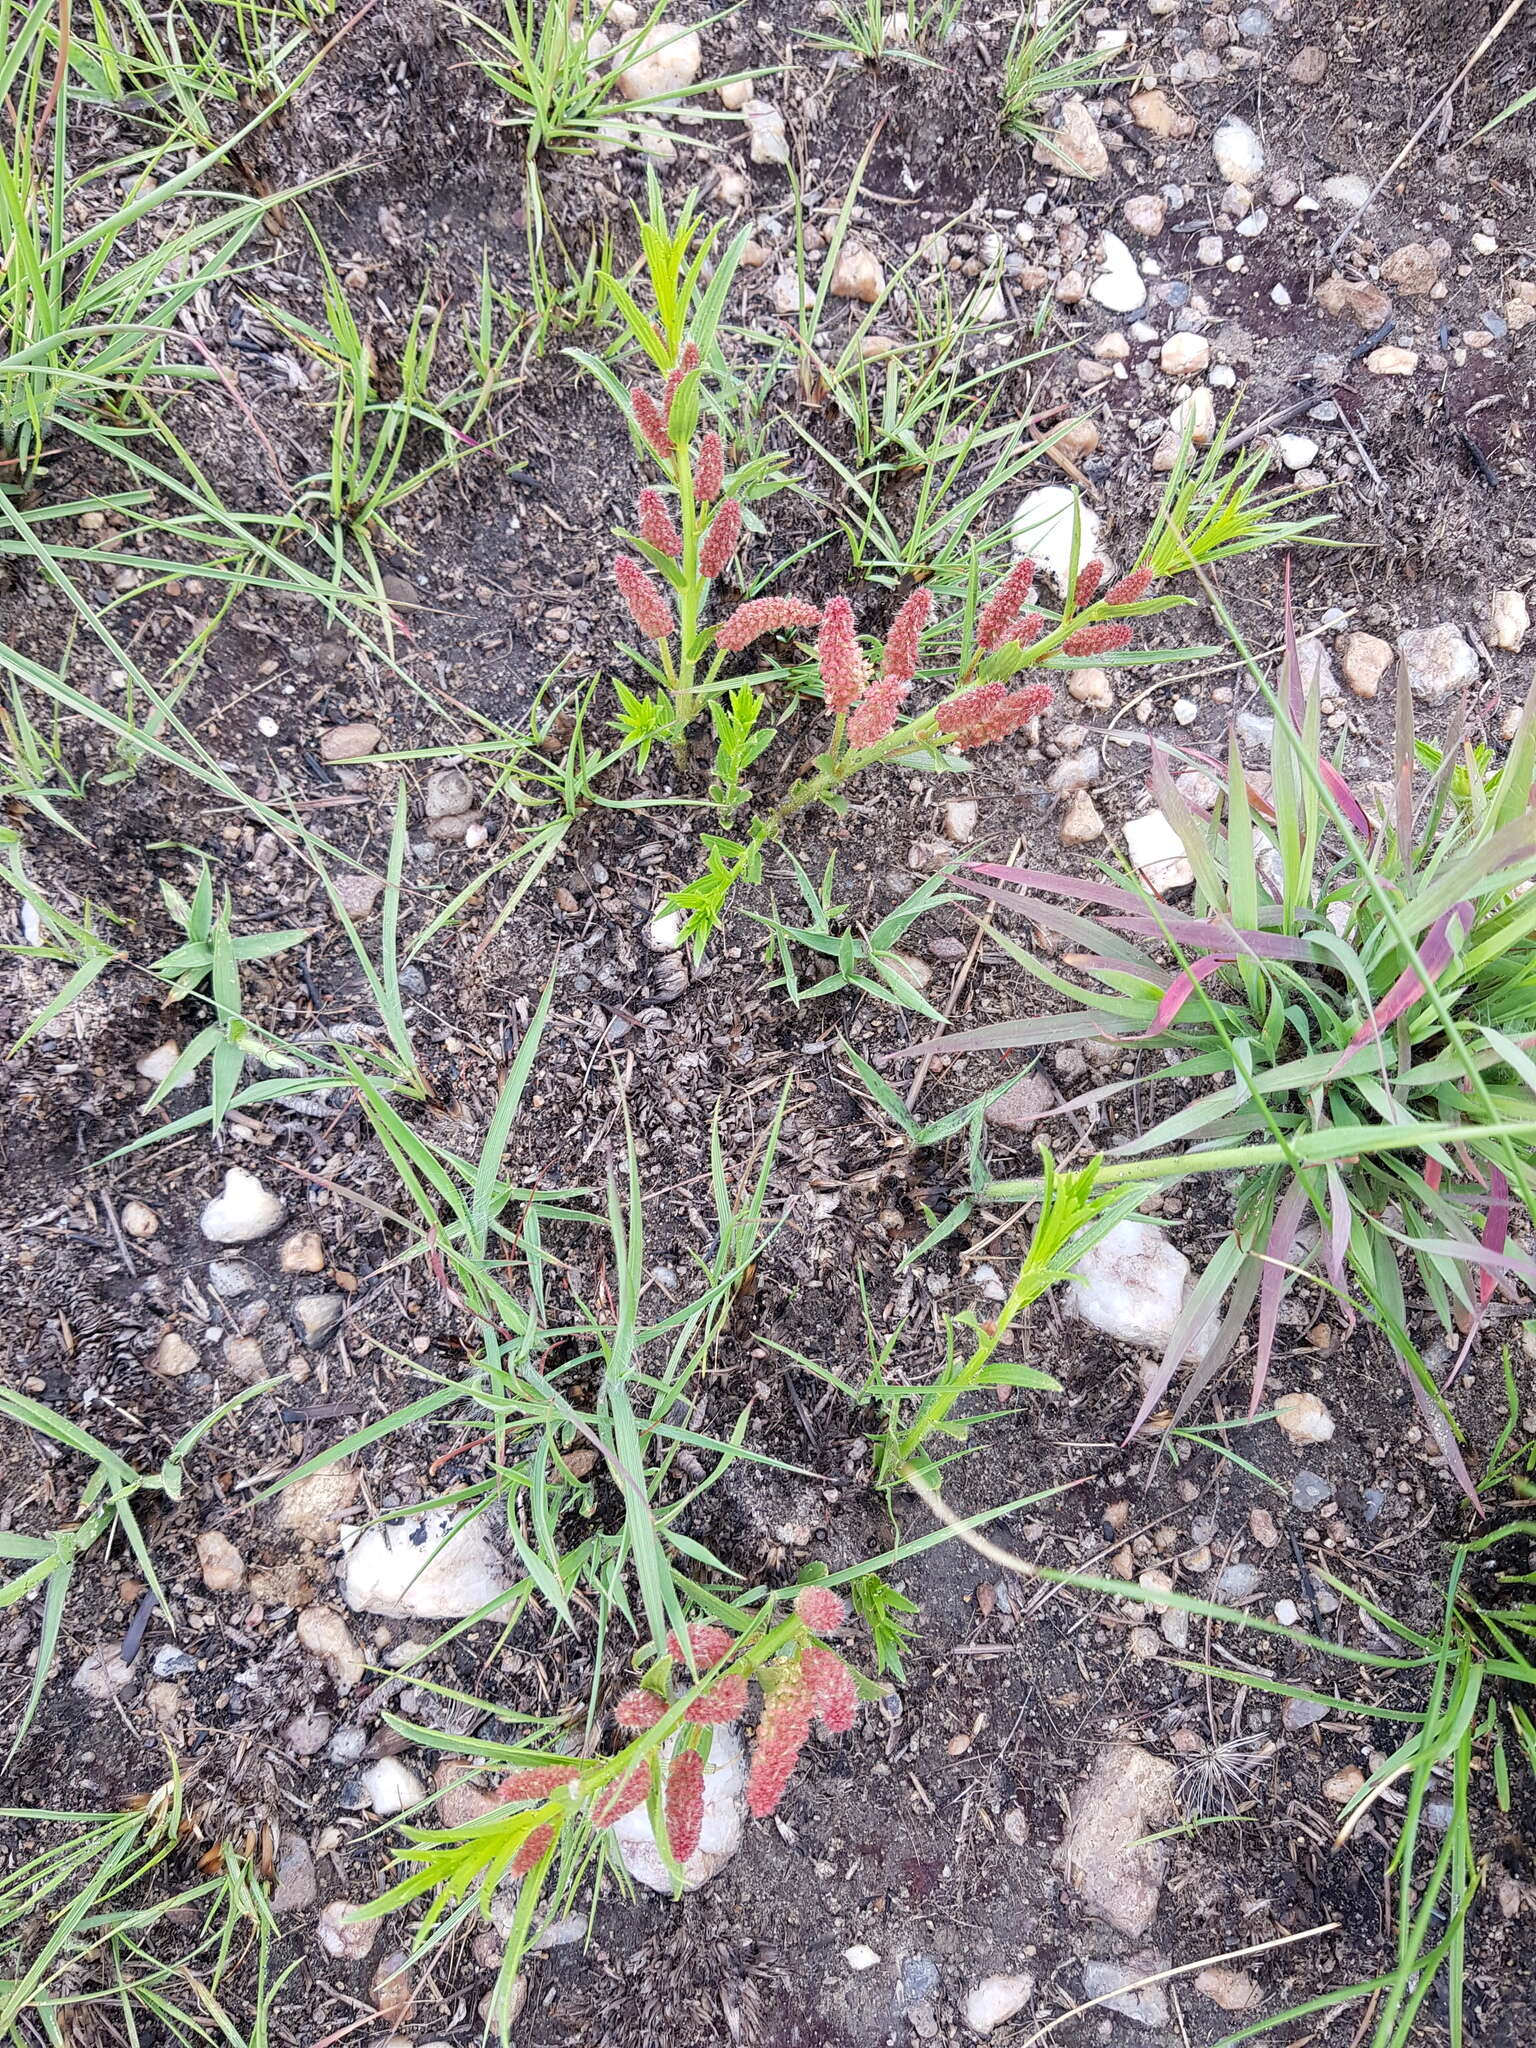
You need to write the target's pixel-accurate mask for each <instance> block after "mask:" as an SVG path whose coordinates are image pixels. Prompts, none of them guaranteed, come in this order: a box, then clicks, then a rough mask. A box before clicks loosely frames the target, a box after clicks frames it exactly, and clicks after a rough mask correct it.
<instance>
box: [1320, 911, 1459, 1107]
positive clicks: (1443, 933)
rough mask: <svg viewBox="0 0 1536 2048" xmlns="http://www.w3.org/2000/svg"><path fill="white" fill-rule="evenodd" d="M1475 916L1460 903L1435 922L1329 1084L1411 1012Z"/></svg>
mask: <svg viewBox="0 0 1536 2048" xmlns="http://www.w3.org/2000/svg"><path fill="white" fill-rule="evenodd" d="M1475 915H1476V913H1475V911H1474V910H1473V908H1472V905H1471V904H1470V903H1469V902H1467V901H1465V900H1463V901H1462V902H1460V903H1453V904H1452V905H1451V907H1450V909H1449V910H1448V911H1447V912H1446V913H1445V915H1444V917H1437V918H1436V919H1435V922H1434V923H1433V924H1432V925H1431V926H1430V928H1429V930H1428V932H1426V934H1425V936H1424V943H1423V944H1422V945H1421V946H1420V948H1419V951H1418V956H1417V962H1416V964H1415V965H1414V966H1412V967H1405V968H1404V969H1403V971H1402V973H1401V974H1400V975H1399V976H1398V977H1397V979H1396V981H1394V982H1393V984H1392V986H1391V987H1390V988H1389V989H1388V990H1387V992H1386V994H1385V995H1384V996H1383V997H1382V999H1381V1001H1380V1002H1379V1003H1378V1004H1377V1005H1376V1007H1375V1009H1374V1010H1373V1011H1372V1012H1371V1014H1370V1016H1369V1017H1367V1018H1366V1020H1365V1022H1364V1023H1363V1024H1362V1025H1361V1026H1360V1028H1359V1030H1358V1031H1356V1033H1355V1035H1354V1037H1353V1038H1351V1039H1350V1041H1349V1043H1348V1045H1346V1046H1345V1048H1344V1050H1343V1051H1342V1052H1341V1053H1340V1054H1339V1057H1338V1058H1337V1059H1336V1060H1335V1061H1334V1063H1333V1066H1332V1068H1331V1069H1330V1071H1329V1073H1328V1076H1327V1078H1328V1079H1329V1080H1330V1081H1331V1080H1332V1079H1333V1076H1334V1075H1335V1074H1336V1073H1337V1072H1338V1071H1339V1068H1340V1067H1342V1066H1343V1065H1344V1063H1345V1062H1346V1061H1347V1060H1348V1058H1349V1056H1350V1054H1351V1053H1355V1052H1358V1051H1359V1050H1360V1048H1361V1046H1362V1045H1365V1044H1367V1043H1368V1042H1371V1041H1373V1040H1375V1039H1378V1038H1380V1036H1381V1034H1382V1033H1383V1032H1384V1031H1385V1030H1386V1029H1387V1027H1388V1025H1389V1024H1395V1023H1396V1022H1397V1020H1398V1018H1399V1017H1401V1016H1402V1014H1403V1012H1404V1011H1405V1010H1408V1009H1411V1008H1412V1006H1413V1005H1414V1004H1415V1003H1416V1002H1417V1001H1418V999H1419V997H1420V996H1421V995H1423V993H1424V990H1425V988H1426V987H1427V986H1428V984H1429V983H1430V982H1432V981H1436V980H1438V979H1439V977H1440V976H1441V975H1442V974H1443V973H1444V972H1445V969H1446V968H1447V966H1449V964H1450V962H1451V959H1452V957H1453V956H1454V954H1455V952H1456V949H1457V946H1458V945H1459V944H1460V942H1461V940H1462V939H1464V938H1465V937H1466V935H1467V933H1468V932H1469V931H1471V929H1472V920H1473V918H1474V916H1475ZM1458 919H1459V920H1460V923H1461V931H1460V933H1459V934H1458V935H1457V936H1455V937H1453V936H1452V933H1451V927H1452V925H1453V924H1454V923H1456V922H1457V920H1458Z"/></svg>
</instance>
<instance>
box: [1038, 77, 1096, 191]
mask: <svg viewBox="0 0 1536 2048" xmlns="http://www.w3.org/2000/svg"><path fill="white" fill-rule="evenodd" d="M1034 159H1035V162H1036V163H1037V164H1046V165H1048V166H1049V167H1050V168H1051V169H1052V170H1053V171H1065V172H1066V173H1067V175H1068V176H1069V177H1072V178H1089V179H1093V178H1102V177H1103V175H1104V173H1105V172H1106V171H1107V170H1108V169H1109V151H1108V150H1107V149H1106V148H1105V147H1104V138H1103V137H1102V136H1101V135H1100V133H1099V125H1098V123H1097V122H1096V121H1095V120H1094V118H1093V116H1092V114H1091V113H1090V112H1089V111H1088V105H1087V102H1086V101H1085V100H1083V99H1081V98H1079V97H1078V96H1077V95H1076V94H1073V95H1072V96H1071V97H1070V98H1068V99H1066V100H1064V101H1063V102H1062V107H1061V115H1060V121H1059V125H1058V126H1057V127H1056V128H1055V129H1054V130H1053V131H1052V132H1051V133H1050V134H1048V135H1045V136H1042V138H1041V140H1040V141H1039V142H1037V143H1036V144H1035V148H1034Z"/></svg>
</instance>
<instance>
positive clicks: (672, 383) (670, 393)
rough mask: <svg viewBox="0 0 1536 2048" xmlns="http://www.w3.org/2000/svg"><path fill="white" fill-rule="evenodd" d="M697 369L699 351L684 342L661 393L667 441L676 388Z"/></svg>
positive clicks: (692, 345) (669, 433)
mask: <svg viewBox="0 0 1536 2048" xmlns="http://www.w3.org/2000/svg"><path fill="white" fill-rule="evenodd" d="M698 367H699V351H698V349H697V348H696V346H695V345H694V344H693V342H691V341H685V342H684V343H683V352H682V354H681V355H680V356H679V357H678V359H677V364H676V367H675V368H673V369H671V370H669V371H668V373H667V381H666V384H665V385H664V386H663V388H662V393H661V409H662V412H663V414H664V415H665V418H666V422H667V433H668V438H669V439H670V438H671V430H672V401H673V399H674V398H676V396H677V387H678V385H679V384H681V383H682V381H683V379H684V378H685V377H686V376H687V375H688V373H689V371H690V370H696V369H697V368H698Z"/></svg>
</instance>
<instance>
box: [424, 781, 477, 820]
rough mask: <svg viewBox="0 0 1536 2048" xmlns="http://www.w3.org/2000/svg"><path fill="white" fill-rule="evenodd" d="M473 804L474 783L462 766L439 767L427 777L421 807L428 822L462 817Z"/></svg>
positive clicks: (470, 809)
mask: <svg viewBox="0 0 1536 2048" xmlns="http://www.w3.org/2000/svg"><path fill="white" fill-rule="evenodd" d="M474 806H475V791H474V785H473V784H472V783H471V782H470V779H469V777H468V776H467V775H466V774H465V773H464V770H463V769H462V768H439V769H437V770H436V771H435V772H434V773H433V774H431V775H429V776H428V777H427V789H426V795H425V797H424V798H423V800H422V809H423V811H424V813H425V815H426V818H427V821H428V823H429V824H435V823H436V822H437V820H438V819H440V818H459V817H463V816H464V814H465V813H466V812H467V811H472V810H473V809H474Z"/></svg>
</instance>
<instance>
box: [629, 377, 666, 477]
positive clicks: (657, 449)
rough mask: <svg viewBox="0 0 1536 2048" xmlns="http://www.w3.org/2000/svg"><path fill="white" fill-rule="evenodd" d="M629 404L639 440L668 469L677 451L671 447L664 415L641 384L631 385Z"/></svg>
mask: <svg viewBox="0 0 1536 2048" xmlns="http://www.w3.org/2000/svg"><path fill="white" fill-rule="evenodd" d="M629 403H630V406H631V408H632V410H633V412H634V415H635V425H636V426H637V427H638V428H639V429H640V434H641V438H642V439H643V440H644V441H645V443H646V446H647V447H648V448H649V449H650V451H651V453H652V454H653V455H654V456H655V457H656V459H657V461H658V462H662V463H665V464H666V466H667V468H668V469H670V468H671V467H672V462H673V458H674V457H675V456H676V454H677V450H676V449H675V448H674V447H673V446H672V436H671V435H670V434H669V433H668V432H667V416H666V414H665V413H664V412H663V411H662V409H661V407H660V406H659V405H658V404H657V403H656V400H655V399H654V398H653V397H652V395H651V393H650V392H649V391H647V390H646V388H645V386H644V385H643V384H631V386H630V387H629Z"/></svg>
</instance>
